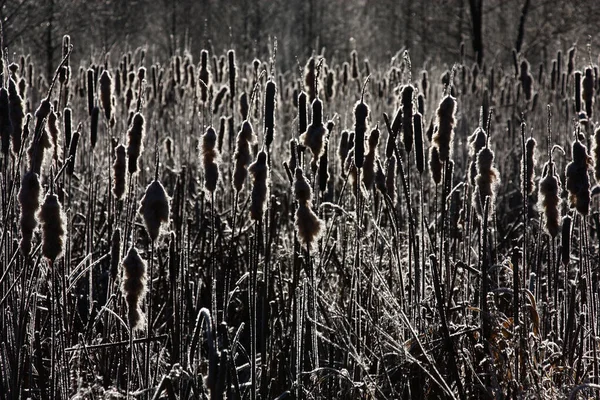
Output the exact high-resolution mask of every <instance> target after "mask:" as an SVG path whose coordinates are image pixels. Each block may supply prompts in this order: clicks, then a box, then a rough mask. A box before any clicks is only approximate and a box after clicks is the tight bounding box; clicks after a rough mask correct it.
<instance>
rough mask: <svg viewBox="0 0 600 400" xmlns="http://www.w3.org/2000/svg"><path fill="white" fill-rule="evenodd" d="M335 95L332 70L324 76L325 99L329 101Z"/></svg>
mask: <svg viewBox="0 0 600 400" xmlns="http://www.w3.org/2000/svg"><path fill="white" fill-rule="evenodd" d="M334 97H335V76H334V75H333V71H329V73H327V77H326V78H325V99H326V100H327V101H331V100H332V99H333V98H334Z"/></svg>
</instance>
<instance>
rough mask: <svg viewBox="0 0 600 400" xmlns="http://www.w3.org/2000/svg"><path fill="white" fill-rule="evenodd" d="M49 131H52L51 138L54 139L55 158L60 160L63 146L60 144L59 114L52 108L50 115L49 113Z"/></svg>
mask: <svg viewBox="0 0 600 400" xmlns="http://www.w3.org/2000/svg"><path fill="white" fill-rule="evenodd" d="M47 125H48V132H49V133H50V138H51V140H52V147H53V149H54V160H55V161H58V158H59V156H60V152H61V151H60V150H61V149H62V146H61V144H60V130H59V129H58V116H57V115H56V113H55V112H54V110H52V111H51V112H50V115H48V123H47Z"/></svg>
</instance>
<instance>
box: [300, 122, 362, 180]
mask: <svg viewBox="0 0 600 400" xmlns="http://www.w3.org/2000/svg"><path fill="white" fill-rule="evenodd" d="M348 144H349V143H348V131H346V130H344V131H342V137H341V138H340V147H339V148H338V156H339V159H340V161H341V162H342V164H343V163H344V160H345V159H346V157H348V152H349V151H350V147H349V146H348ZM294 171H295V170H294Z"/></svg>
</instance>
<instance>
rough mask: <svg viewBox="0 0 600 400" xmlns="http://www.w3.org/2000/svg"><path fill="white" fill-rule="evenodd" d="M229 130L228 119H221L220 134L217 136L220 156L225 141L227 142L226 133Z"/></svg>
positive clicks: (223, 117) (222, 117)
mask: <svg viewBox="0 0 600 400" xmlns="http://www.w3.org/2000/svg"><path fill="white" fill-rule="evenodd" d="M226 129H227V117H225V116H221V118H219V133H218V134H217V149H218V150H219V154H220V153H221V152H222V151H223V141H224V140H225V131H226Z"/></svg>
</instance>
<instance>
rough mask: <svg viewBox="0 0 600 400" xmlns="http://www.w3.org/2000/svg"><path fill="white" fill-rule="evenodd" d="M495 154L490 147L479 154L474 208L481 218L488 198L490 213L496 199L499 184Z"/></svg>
mask: <svg viewBox="0 0 600 400" xmlns="http://www.w3.org/2000/svg"><path fill="white" fill-rule="evenodd" d="M493 162H494V152H493V151H492V150H491V149H490V148H489V147H487V146H486V147H484V148H483V149H481V150H480V151H479V153H477V176H476V177H475V185H476V189H475V191H474V193H473V207H475V210H476V211H477V214H479V216H480V217H482V216H483V205H484V204H485V199H486V197H489V199H490V213H491V212H492V210H493V208H494V207H493V206H494V203H495V198H496V186H497V185H498V183H499V180H500V179H499V173H498V170H497V169H496V168H495V167H494V166H493Z"/></svg>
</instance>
